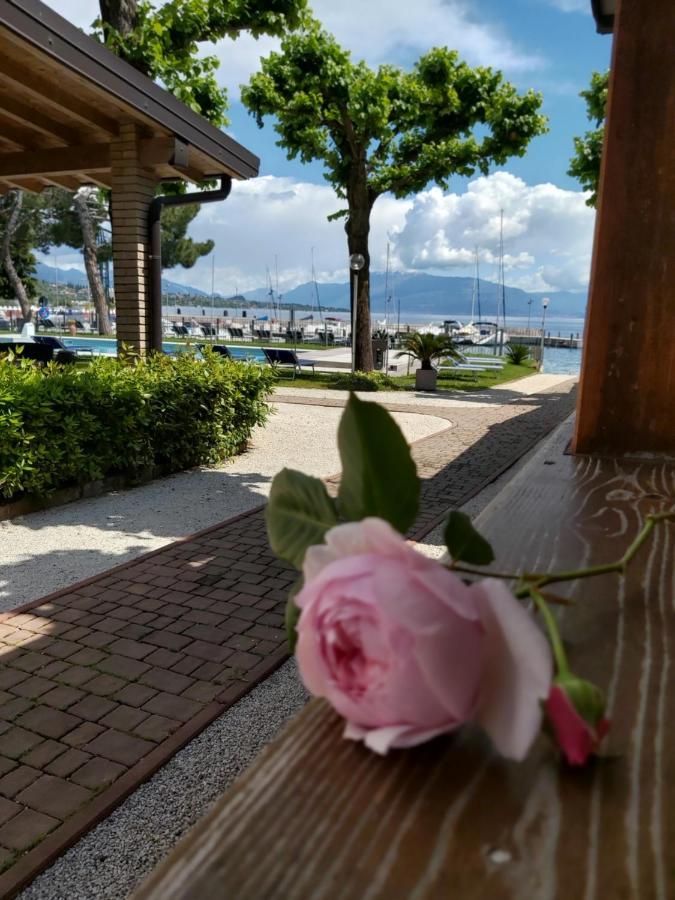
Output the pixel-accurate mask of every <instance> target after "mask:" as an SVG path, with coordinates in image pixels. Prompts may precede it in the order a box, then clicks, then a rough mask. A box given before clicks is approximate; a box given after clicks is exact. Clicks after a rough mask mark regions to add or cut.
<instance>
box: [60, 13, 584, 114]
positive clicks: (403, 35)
mask: <svg viewBox="0 0 675 900" xmlns="http://www.w3.org/2000/svg"><path fill="white" fill-rule="evenodd" d="M46 2H47V4H48V5H49V6H51V7H52V9H54V10H56V12H58V13H59V14H60V15H62V16H64V18H66V19H68V20H69V21H71V22H73V23H74V24H75V25H77V26H78V27H80V28H84V29H85V30H89V26H90V25H91V23H92V22H93V20H94V19H95V18H96V17H97V16H98V15H99V7H98V2H97V0H46ZM555 2H558V3H573V2H575V0H555ZM155 5H161V3H159V2H157V0H155ZM312 8H313V9H314V12H315V14H316V16H317V18H318V19H319V20H320V21H321V22H323V24H324V25H325V27H326V28H327V29H328V31H330V32H332V33H333V34H334V35H335V37H336V38H337V39H338V41H339V42H340V43H341V44H343V45H344V46H345V47H348V48H349V49H350V50H351V51H352V53H353V55H354V57H355V58H356V59H362V58H363V59H365V60H366V61H367V62H369V63H370V64H371V65H377V64H379V63H383V62H396V61H397V60H401V59H405V58H408V57H410V56H411V55H412V56H415V57H416V56H418V55H419V54H420V53H423V52H425V51H426V50H428V49H430V48H431V47H437V46H439V45H442V46H446V45H447V46H448V47H451V48H452V49H455V50H458V51H459V53H460V55H461V56H463V57H465V58H466V59H467V60H468V61H469V62H470V63H473V64H474V65H478V64H480V65H490V66H494V67H495V68H500V69H504V70H506V72H508V73H511V74H515V73H520V72H524V71H532V70H535V69H541V68H543V67H544V66H545V65H546V63H545V60H544V59H543V58H542V57H541V56H539V55H538V54H535V53H531V52H529V51H528V50H526V49H524V48H523V47H520V46H518V45H517V44H515V43H514V42H513V40H511V38H509V36H508V35H507V34H506V33H505V31H504V30H503V29H502V28H501V27H500V26H499V25H498V24H496V23H495V22H494V21H490V20H489V19H487V18H485V19H484V20H483V21H480V20H478V18H477V17H475V16H474V14H473V13H472V11H471V6H470V4H468V3H467V2H465V0H416V2H415V5H414V7H413V8H412V9H411V6H410V3H409V2H408V0H368V2H367V3H364V2H363V0H339V2H337V3H336V2H335V0H314V2H313V3H312ZM279 43H280V42H279V40H277V39H275V38H270V37H261V38H259V39H258V40H256V39H255V38H253V37H251V36H250V35H248V34H242V35H241V36H240V37H239V38H237V40H235V41H232V40H228V39H226V40H222V41H219V42H218V43H217V44H216V46H215V48H214V46H213V45H211V44H205V45H204V46H203V48H202V52H204V53H207V54H212V53H214V52H215V53H216V54H217V55H218V57H219V58H220V60H221V67H220V70H219V73H218V80H219V81H220V83H221V84H223V85H225V86H226V87H227V88H228V90H229V91H230V97H231V99H232V100H234V99H236V98H237V97H238V95H239V85H240V84H243V83H245V82H247V81H248V80H249V78H250V76H251V75H252V74H253V73H254V72H256V71H257V70H258V69H259V68H260V58H261V56H267V55H268V54H269V53H270V51H271V50H274V49H277V48H278V47H279Z"/></svg>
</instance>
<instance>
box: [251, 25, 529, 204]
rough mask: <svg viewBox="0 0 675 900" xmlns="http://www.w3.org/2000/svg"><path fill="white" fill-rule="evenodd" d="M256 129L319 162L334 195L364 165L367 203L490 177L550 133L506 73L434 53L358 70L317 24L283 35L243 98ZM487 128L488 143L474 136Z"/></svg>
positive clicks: (345, 187)
mask: <svg viewBox="0 0 675 900" xmlns="http://www.w3.org/2000/svg"><path fill="white" fill-rule="evenodd" d="M242 100H243V102H244V103H245V105H246V106H247V107H248V109H249V110H250V111H251V113H252V114H253V115H254V116H255V118H256V121H257V123H258V125H259V126H262V124H263V117H264V116H266V115H273V116H276V119H277V121H276V122H275V125H274V128H275V130H276V131H277V133H278V135H279V138H280V140H279V141H278V143H279V145H280V146H282V147H284V148H285V149H286V151H287V153H288V156H289V157H290V158H295V157H299V158H300V159H301V160H302V161H303V162H311V161H312V160H317V159H318V160H322V161H323V163H324V165H325V167H326V177H327V179H328V181H330V183H331V184H332V185H333V186H334V187H335V189H336V191H337V193H338V196H340V197H342V198H347V196H348V190H349V188H348V186H349V183H350V176H352V174H353V170H354V168H355V167H359V166H362V167H363V168H364V169H365V173H366V176H367V189H368V197H369V199H370V200H371V203H372V202H374V200H375V199H376V198H377V197H378V196H379V195H380V194H383V193H386V192H391V193H393V194H394V195H395V196H396V197H406V196H408V195H409V194H410V193H412V192H416V191H420V190H422V189H423V188H424V187H426V186H427V185H428V184H429V183H430V182H436V183H438V184H440V185H441V186H444V187H446V186H447V184H448V179H449V178H450V176H451V175H454V174H460V175H472V174H473V173H474V172H475V171H476V170H479V171H481V172H487V171H488V168H489V166H490V164H492V163H496V164H503V163H505V162H506V160H507V159H508V158H509V157H511V156H514V155H516V156H522V155H523V154H524V153H525V150H526V148H527V145H528V144H529V142H530V140H531V139H532V138H533V137H534V136H535V135H538V134H541V133H543V132H544V131H545V130H546V120H545V118H544V117H543V116H542V115H540V113H539V108H540V106H541V97H540V95H539V94H537V93H535V92H534V91H528V92H526V93H525V94H522V95H521V94H518V92H517V91H516V89H515V88H514V87H513V85H511V84H509V83H508V82H505V81H504V80H503V78H502V75H501V73H500V72H495V71H493V70H492V69H489V68H484V67H478V68H475V69H473V68H471V67H470V66H468V65H467V64H466V63H465V62H463V61H461V60H460V59H459V56H458V54H457V53H456V52H455V51H452V50H448V49H447V48H444V47H441V48H435V49H433V50H430V51H429V53H427V54H425V55H424V56H422V57H421V59H420V60H419V61H418V62H417V63H416V64H415V65H414V67H413V70H412V71H411V72H404V71H403V70H401V69H399V68H396V67H394V66H390V65H383V66H379V67H378V68H377V69H376V70H373V69H370V68H369V67H368V66H367V65H366V64H365V63H364V62H358V63H355V62H353V61H352V59H351V56H350V53H349V51H347V50H344V49H343V48H342V47H340V45H339V44H338V43H337V41H336V40H335V38H333V37H332V35H330V34H328V33H327V32H325V31H323V30H322V29H321V27H320V26H319V24H318V23H312V24H311V25H309V26H308V27H307V28H306V29H304V30H303V31H301V32H298V33H296V34H289V35H287V36H286V37H285V38H284V39H283V41H282V45H281V52H280V53H276V52H274V53H271V54H270V55H269V56H268V57H266V58H265V59H263V60H262V71H261V72H260V73H258V74H256V75H254V76H253V78H252V79H251V82H250V84H249V85H248V86H246V87H244V88H243V90H242ZM476 126H483V128H482V131H484V132H486V133H485V134H483V135H482V136H480V137H479V136H477V135H476V134H475V133H474V129H475V128H476Z"/></svg>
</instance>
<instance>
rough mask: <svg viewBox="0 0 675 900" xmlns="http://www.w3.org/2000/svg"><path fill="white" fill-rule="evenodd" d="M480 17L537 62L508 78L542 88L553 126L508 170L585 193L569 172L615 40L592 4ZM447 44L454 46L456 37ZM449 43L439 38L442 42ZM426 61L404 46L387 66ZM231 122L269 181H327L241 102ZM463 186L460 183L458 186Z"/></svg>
mask: <svg viewBox="0 0 675 900" xmlns="http://www.w3.org/2000/svg"><path fill="white" fill-rule="evenodd" d="M406 7H408V4H406ZM408 8H409V7H408ZM565 9H569V10H571V11H570V12H565ZM472 10H473V12H472V16H471V18H472V19H473V20H475V21H477V22H486V23H488V24H489V25H490V26H491V27H492V28H494V30H495V31H497V32H498V33H499V34H501V35H502V36H503V38H504V44H505V45H507V44H510V45H512V46H513V47H514V48H515V49H516V51H517V52H518V55H519V56H523V57H526V58H527V57H531V58H532V66H531V68H529V67H524V68H522V69H521V68H520V67H518V66H516V67H514V69H513V70H511V71H509V69H508V68H507V69H506V71H505V74H506V75H507V77H508V78H509V80H510V81H512V82H513V83H514V84H516V85H517V87H518V88H519V89H521V90H527V89H528V88H534V89H535V90H537V91H540V92H541V93H542V95H543V98H544V105H543V111H544V113H545V114H546V115H547V116H548V117H549V120H550V121H549V128H550V131H549V133H548V134H546V135H544V136H542V137H539V138H537V139H536V140H535V141H533V142H532V144H531V145H530V148H529V150H528V153H527V155H526V157H524V158H523V159H514V160H512V161H511V162H509V164H508V167H507V168H508V171H509V172H512V173H513V174H515V175H518V176H520V177H521V178H523V179H525V181H527V182H528V183H529V184H535V183H537V182H541V181H551V182H553V184H556V185H558V186H559V187H564V188H571V189H573V190H575V189H577V188H578V184H577V182H575V181H574V180H573V179H572V178H570V177H569V176H568V175H567V174H566V172H567V168H568V165H569V158H570V155H571V152H572V137H573V135H575V134H581V133H582V132H583V131H585V130H586V129H587V120H586V109H585V104H584V101H583V99H582V98H580V97H579V92H580V91H581V90H584V89H585V88H586V87H587V86H588V82H589V80H590V74H591V72H592V71H594V70H601V71H602V70H604V69H606V68H607V67H608V66H609V56H610V51H611V39H610V38H608V37H607V36H606V35H598V34H597V33H596V31H595V27H594V21H593V18H592V15H591V6H590V0H588V2H586V0H579V2H574V0H569V2H567V3H566V2H565V0H560V2H559V3H558V4H556V3H555V2H553V0H550V2H548V0H476V2H474V3H473V4H472ZM411 28H414V23H413V24H412V25H411ZM443 37H444V38H445V42H447V44H448V46H451V47H452V46H453V44H452V34H451V33H448V34H447V35H444V36H443ZM442 42H443V41H442V40H441V35H440V34H439V36H438V43H439V44H440V43H442ZM345 44H346V41H345ZM388 49H389V48H388ZM419 55H420V54H419V52H418V51H417V49H416V48H415V49H411V48H409V47H398V48H396V49H395V52H391V53H388V54H387V56H386V61H387V62H394V63H397V64H399V65H401V66H404V67H409V66H411V65H412V64H413V63H414V62H415V60H416V59H417V58H418V57H419ZM380 61H384V59H383V58H381V59H378V60H377V62H380ZM482 61H483V60H481V62H482ZM222 65H223V66H225V65H226V61H225V60H223V63H222ZM230 118H231V120H232V126H231V130H232V131H233V132H234V133H235V134H236V136H237V138H238V139H239V140H241V142H242V143H244V144H245V145H246V146H247V147H250V149H251V150H253V151H254V152H255V153H257V154H258V155H259V156H260V157H261V160H262V167H261V174H263V175H291V176H293V177H296V178H303V179H305V180H310V181H315V182H321V180H322V178H321V166H320V164H318V163H317V164H314V165H311V166H306V165H303V164H302V163H299V162H297V161H294V160H291V161H289V160H287V159H286V155H285V153H284V151H283V150H281V149H280V148H277V147H275V146H274V141H273V139H272V137H273V135H272V128H271V125H267V126H266V127H265V128H264V129H263V130H262V131H260V130H259V129H258V127H257V126H256V124H255V122H254V121H253V119H252V118H251V117H250V116H249V115H248V113H247V112H246V110H245V109H244V108H243V107H242V105H241V104H240V103H238V102H234V103H233V104H232V107H231V109H230ZM462 184H463V181H462V180H460V179H458V180H457V182H456V183H455V184H453V185H452V187H453V188H458V187H460V186H461V185H462Z"/></svg>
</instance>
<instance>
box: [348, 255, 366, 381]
mask: <svg viewBox="0 0 675 900" xmlns="http://www.w3.org/2000/svg"><path fill="white" fill-rule="evenodd" d="M365 264H366V260H365V258H364V257H363V256H362V255H361V254H360V253H352V255H351V256H350V257H349V268H350V269H351V271H352V272H353V273H354V288H353V290H352V296H351V304H350V315H351V320H352V374H354V370H355V364H356V313H357V309H358V305H359V272H360V271H361V269H362V268H363V267H364V266H365Z"/></svg>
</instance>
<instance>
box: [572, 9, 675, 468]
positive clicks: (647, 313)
mask: <svg viewBox="0 0 675 900" xmlns="http://www.w3.org/2000/svg"><path fill="white" fill-rule="evenodd" d="M674 35H675V3H673V0H624V2H621V3H619V4H618V14H617V17H616V22H615V26H614V47H613V58H612V71H611V77H610V86H609V99H608V114H607V126H606V129H605V144H604V149H603V157H602V170H601V173H600V186H599V195H598V215H597V219H596V226H595V243H594V248H593V263H592V267H591V279H590V287H589V298H588V312H587V317H586V331H585V335H584V356H583V363H582V370H581V371H582V378H581V384H580V392H579V405H578V415H577V432H576V437H575V448H576V450H577V451H578V452H580V453H590V452H593V453H596V452H603V453H612V454H622V453H627V452H633V451H642V450H649V451H653V452H663V453H671V454H674V455H675V414H674V405H675V342H673V340H672V336H673V334H674V333H675V296H674V294H675V150H674V148H675V90H674V89H673V85H674V84H675V52H673V36H674Z"/></svg>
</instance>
